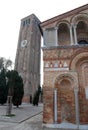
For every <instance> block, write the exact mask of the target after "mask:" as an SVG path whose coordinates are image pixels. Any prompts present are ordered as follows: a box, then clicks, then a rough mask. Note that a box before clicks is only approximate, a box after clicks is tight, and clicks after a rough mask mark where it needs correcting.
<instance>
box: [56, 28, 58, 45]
mask: <svg viewBox="0 0 88 130" xmlns="http://www.w3.org/2000/svg"><path fill="white" fill-rule="evenodd" d="M57 31H58V27H55V36H56V46H58V33H57Z"/></svg>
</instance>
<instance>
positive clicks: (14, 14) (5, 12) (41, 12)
mask: <svg viewBox="0 0 88 130" xmlns="http://www.w3.org/2000/svg"><path fill="white" fill-rule="evenodd" d="M85 4H88V0H74V1H73V0H1V1H0V57H5V58H7V59H10V60H12V61H13V62H14V61H15V56H16V50H17V44H18V37H19V30H20V23H21V19H22V18H24V17H26V16H28V15H31V14H35V15H36V16H37V17H38V18H39V19H40V21H41V22H43V21H45V20H47V19H50V18H52V17H55V16H57V15H59V14H62V13H65V12H67V11H70V10H72V9H75V8H77V7H80V6H83V5H85Z"/></svg>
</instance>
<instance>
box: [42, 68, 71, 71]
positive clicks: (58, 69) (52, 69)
mask: <svg viewBox="0 0 88 130" xmlns="http://www.w3.org/2000/svg"><path fill="white" fill-rule="evenodd" d="M65 70H66V71H68V70H69V68H44V71H65Z"/></svg>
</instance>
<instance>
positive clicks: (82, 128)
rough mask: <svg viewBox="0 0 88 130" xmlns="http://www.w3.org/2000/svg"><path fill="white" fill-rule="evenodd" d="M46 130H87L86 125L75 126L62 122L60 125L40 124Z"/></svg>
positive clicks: (87, 126)
mask: <svg viewBox="0 0 88 130" xmlns="http://www.w3.org/2000/svg"><path fill="white" fill-rule="evenodd" d="M42 126H43V127H47V128H61V129H66V130H67V129H74V130H77V129H78V130H88V125H76V124H72V123H67V122H62V123H61V124H44V123H43V124H42Z"/></svg>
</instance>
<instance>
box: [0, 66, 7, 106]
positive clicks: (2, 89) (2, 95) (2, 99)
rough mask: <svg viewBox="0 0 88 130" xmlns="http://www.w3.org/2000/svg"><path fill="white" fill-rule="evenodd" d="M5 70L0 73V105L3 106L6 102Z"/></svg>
mask: <svg viewBox="0 0 88 130" xmlns="http://www.w3.org/2000/svg"><path fill="white" fill-rule="evenodd" d="M5 72H6V71H5V69H4V68H3V69H2V70H1V72H0V104H2V105H3V104H4V103H6V101H7V92H8V88H7V86H6V77H5Z"/></svg>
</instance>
